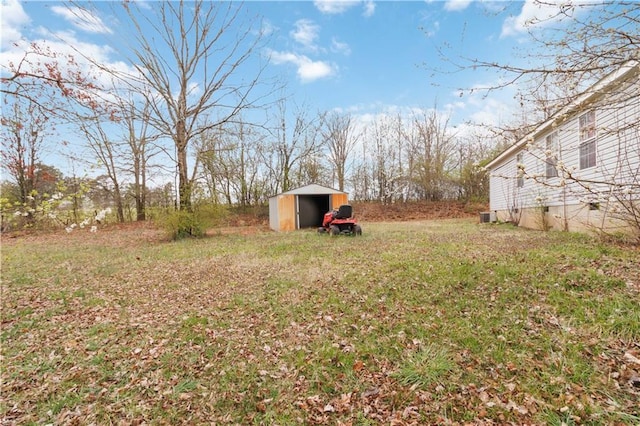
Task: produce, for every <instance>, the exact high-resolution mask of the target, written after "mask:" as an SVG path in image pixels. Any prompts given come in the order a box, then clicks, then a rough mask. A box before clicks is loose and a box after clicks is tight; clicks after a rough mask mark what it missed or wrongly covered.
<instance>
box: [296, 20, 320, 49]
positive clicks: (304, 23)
mask: <svg viewBox="0 0 640 426" xmlns="http://www.w3.org/2000/svg"><path fill="white" fill-rule="evenodd" d="M294 25H295V29H294V30H291V32H290V34H291V37H293V39H294V40H295V41H297V42H298V43H300V44H301V45H303V46H304V47H305V48H307V49H310V50H314V51H315V50H317V49H318V47H317V46H316V44H315V42H316V40H317V39H318V33H319V32H320V27H319V26H318V25H316V24H315V23H314V22H313V21H311V20H309V19H299V20H297V21H296V23H295V24H294Z"/></svg>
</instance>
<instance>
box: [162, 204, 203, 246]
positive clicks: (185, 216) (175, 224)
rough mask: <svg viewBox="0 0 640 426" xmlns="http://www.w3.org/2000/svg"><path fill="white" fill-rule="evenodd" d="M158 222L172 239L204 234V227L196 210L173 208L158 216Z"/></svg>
mask: <svg viewBox="0 0 640 426" xmlns="http://www.w3.org/2000/svg"><path fill="white" fill-rule="evenodd" d="M160 224H161V226H162V227H163V228H164V230H165V231H166V232H167V235H168V236H169V237H170V238H171V239H172V240H180V239H183V238H187V237H202V236H204V233H205V230H206V227H205V224H204V221H203V220H202V217H201V215H199V214H198V213H197V212H188V211H185V210H175V211H173V212H169V213H167V214H166V215H165V216H163V217H161V218H160Z"/></svg>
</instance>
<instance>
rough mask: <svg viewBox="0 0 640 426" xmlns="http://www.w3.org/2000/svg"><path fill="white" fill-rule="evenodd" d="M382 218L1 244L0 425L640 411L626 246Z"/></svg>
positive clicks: (435, 419)
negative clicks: (322, 227)
mask: <svg viewBox="0 0 640 426" xmlns="http://www.w3.org/2000/svg"><path fill="white" fill-rule="evenodd" d="M387 227H388V225H377V224H373V223H372V224H369V226H368V229H369V233H368V234H367V235H365V236H364V237H363V238H361V239H349V238H342V239H329V238H322V237H319V236H316V235H315V234H313V233H311V232H308V233H307V232H299V233H290V234H284V235H283V234H274V233H269V232H265V231H259V232H256V233H251V234H249V235H247V234H246V233H244V234H234V233H225V234H224V235H215V236H213V237H210V238H206V239H204V240H198V241H185V242H180V243H168V242H166V241H164V240H163V238H162V236H161V235H160V233H159V232H158V231H156V230H154V229H153V228H144V229H132V230H129V229H126V228H123V229H117V230H111V231H109V232H108V233H103V234H100V233H98V234H95V235H93V234H92V235H91V236H90V237H89V238H84V237H83V238H80V237H78V236H73V237H71V239H70V240H69V239H68V238H69V237H68V236H66V235H64V236H62V235H41V236H36V237H33V236H29V237H27V238H23V239H15V240H12V241H10V242H9V243H8V244H3V252H2V261H3V284H2V287H3V288H2V290H3V292H2V293H3V302H2V303H3V317H2V364H3V374H2V390H3V392H2V396H1V405H0V407H1V409H2V418H3V423H2V424H3V425H4V424H7V425H12V424H25V423H29V422H31V423H42V424H47V423H53V424H78V423H82V424H92V423H93V424H105V423H119V424H210V423H214V424H247V423H256V424H261V423H263V424H273V423H276V424H292V423H293V424H298V423H305V424H342V425H355V424H362V423H364V422H369V423H379V424H393V425H413V424H416V425H417V424H425V423H427V424H430V423H431V424H433V423H438V424H487V425H489V424H547V423H553V422H556V421H557V422H558V423H562V422H565V423H567V424H568V423H571V422H573V423H576V424H581V423H589V424H616V423H617V424H626V423H633V422H637V421H638V420H639V419H640V412H638V404H637V402H638V397H639V395H640V389H639V386H640V378H639V377H640V365H639V362H638V359H640V346H639V343H638V342H639V341H640V335H639V334H640V331H639V327H638V324H637V322H636V320H637V319H638V317H639V315H640V314H639V310H640V308H638V304H637V303H633V301H635V302H637V301H638V292H637V288H638V286H637V284H638V279H639V278H638V269H637V268H635V267H634V266H633V265H634V261H635V260H637V257H635V256H636V255H637V252H633V249H632V248H624V247H615V246H604V245H602V243H599V242H597V241H594V240H591V239H588V238H582V237H574V236H571V235H566V234H560V233H538V232H531V231H524V230H519V229H513V228H510V227H482V226H480V227H479V226H477V225H475V224H473V223H472V222H471V221H441V222H408V223H402V224H397V225H394V227H393V228H394V229H393V235H389V233H388V232H387ZM85 237H86V236H85ZM3 243H4V242H3ZM274 247H277V248H278V249H277V250H272V249H273V248H274ZM559 247H563V249H564V250H563V255H562V256H560V257H559V256H557V253H556V252H555V251H554V250H558V248H559ZM594 247H595V248H594ZM270 248H271V249H270ZM584 251H587V252H588V254H589V256H591V257H592V259H591V260H590V261H589V262H590V263H587V264H585V263H584V262H583V260H581V259H582V258H583V257H584V253H583V252H584ZM634 259H635V260H634ZM42 262H44V265H43V264H42ZM33 265H37V266H36V267H32V266H33ZM451 265H453V268H452V267H451ZM543 265H544V267H545V268H546V269H545V270H544V273H541V272H540V268H541V267H542V266H543ZM593 268H596V271H602V272H601V273H600V272H597V273H596V274H595V275H591V274H590V273H589V271H591V270H593ZM452 271H453V272H452ZM576 271H577V272H576ZM568 272H571V273H572V275H570V277H571V278H570V279H571V280H572V281H571V284H570V285H564V284H562V280H563V277H565V276H566V274H567V273H568ZM600 276H604V277H609V278H611V277H613V278H616V279H618V280H619V282H620V283H623V285H619V284H616V283H617V281H616V282H613V281H611V280H600V279H599V278H598V277H600ZM567 282H568V281H567ZM585 300H586V301H594V302H593V303H587V302H585ZM568 304H573V305H572V306H573V308H572V309H569V308H567V305H568ZM425 348H436V349H438V351H437V352H429V351H428V350H427V351H426V349H425ZM425 354H429V356H425ZM435 358H437V359H438V360H439V362H440V363H436V362H435V361H434V359H435ZM581 360H583V361H581Z"/></svg>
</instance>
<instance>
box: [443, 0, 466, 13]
mask: <svg viewBox="0 0 640 426" xmlns="http://www.w3.org/2000/svg"><path fill="white" fill-rule="evenodd" d="M471 1H472V0H447V1H446V2H445V3H444V9H445V10H448V11H449V12H457V11H460V10H465V9H466V8H467V7H468V6H469V5H470V4H471Z"/></svg>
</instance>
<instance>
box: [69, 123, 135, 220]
mask: <svg viewBox="0 0 640 426" xmlns="http://www.w3.org/2000/svg"><path fill="white" fill-rule="evenodd" d="M79 125H80V129H81V130H82V132H83V135H84V136H85V137H86V139H87V142H88V145H89V148H90V149H91V151H92V152H93V153H94V154H95V156H96V159H97V160H98V164H99V165H100V166H101V167H102V168H103V169H104V170H105V173H106V176H107V178H108V179H109V181H110V183H111V194H112V196H113V202H114V204H115V206H116V215H117V218H118V222H124V206H123V198H122V191H121V183H120V173H119V171H120V170H121V169H122V166H121V164H119V159H120V158H122V152H121V148H122V146H121V143H119V142H118V141H115V140H113V139H112V138H111V137H110V136H109V135H110V134H111V133H112V132H111V131H110V130H109V129H108V127H109V125H110V123H109V122H108V121H107V122H104V121H103V118H102V117H101V116H99V115H97V114H96V115H95V116H94V117H93V118H92V119H91V120H81V121H80V123H79Z"/></svg>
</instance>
